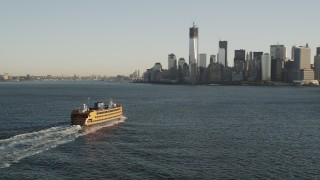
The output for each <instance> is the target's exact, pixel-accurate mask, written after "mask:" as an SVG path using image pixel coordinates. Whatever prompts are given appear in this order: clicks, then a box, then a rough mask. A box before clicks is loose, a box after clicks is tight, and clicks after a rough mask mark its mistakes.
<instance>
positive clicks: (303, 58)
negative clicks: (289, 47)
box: [293, 44, 314, 81]
mask: <svg viewBox="0 0 320 180" xmlns="http://www.w3.org/2000/svg"><path fill="white" fill-rule="evenodd" d="M293 54H294V62H293V69H294V70H295V71H294V72H295V74H294V76H293V78H294V79H293V80H300V81H302V80H313V79H314V72H313V70H312V69H311V49H310V48H309V46H308V44H307V45H306V46H300V47H296V48H294V53H293Z"/></svg>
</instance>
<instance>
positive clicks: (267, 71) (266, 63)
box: [261, 53, 271, 81]
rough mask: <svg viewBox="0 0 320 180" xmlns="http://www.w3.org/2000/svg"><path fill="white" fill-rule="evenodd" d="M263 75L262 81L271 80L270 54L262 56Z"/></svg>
mask: <svg viewBox="0 0 320 180" xmlns="http://www.w3.org/2000/svg"><path fill="white" fill-rule="evenodd" d="M261 74H262V77H261V80H262V81H270V80H271V56H270V54H269V53H265V54H264V55H262V56H261Z"/></svg>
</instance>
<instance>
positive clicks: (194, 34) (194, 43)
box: [189, 23, 199, 81]
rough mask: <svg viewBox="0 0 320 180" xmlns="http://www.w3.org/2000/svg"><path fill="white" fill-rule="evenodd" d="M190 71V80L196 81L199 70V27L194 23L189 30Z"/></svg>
mask: <svg viewBox="0 0 320 180" xmlns="http://www.w3.org/2000/svg"><path fill="white" fill-rule="evenodd" d="M189 30H190V31H189V70H190V80H191V81H195V80H196V77H197V68H198V65H197V63H198V48H199V47H198V27H196V25H195V24H194V23H193V26H192V27H191V28H190V29H189Z"/></svg>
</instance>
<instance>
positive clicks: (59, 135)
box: [0, 117, 127, 168]
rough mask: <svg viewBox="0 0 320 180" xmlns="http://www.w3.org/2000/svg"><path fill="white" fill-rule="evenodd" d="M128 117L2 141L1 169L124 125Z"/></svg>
mask: <svg viewBox="0 0 320 180" xmlns="http://www.w3.org/2000/svg"><path fill="white" fill-rule="evenodd" d="M126 119H127V118H126V117H123V118H121V119H120V120H119V121H115V122H112V123H110V124H108V125H105V126H96V127H88V128H81V126H60V127H51V128H48V129H44V130H40V131H37V132H32V133H25V134H20V135H16V136H13V137H11V138H8V139H2V140H0V168H6V167H10V165H11V164H12V163H17V162H19V161H20V160H21V159H24V158H26V157H28V156H32V155H35V154H38V153H41V152H43V151H46V150H49V149H52V148H55V147H57V146H58V145H61V144H65V143H68V142H71V141H73V140H75V139H76V138H78V137H79V136H83V135H86V134H89V133H92V132H95V131H97V130H99V129H101V128H104V127H108V126H113V125H115V124H118V123H122V122H124V121H125V120H126Z"/></svg>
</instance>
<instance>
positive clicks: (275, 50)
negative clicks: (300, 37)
mask: <svg viewBox="0 0 320 180" xmlns="http://www.w3.org/2000/svg"><path fill="white" fill-rule="evenodd" d="M270 55H271V59H282V60H285V59H286V58H287V48H286V47H285V46H284V45H279V44H277V45H270Z"/></svg>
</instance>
